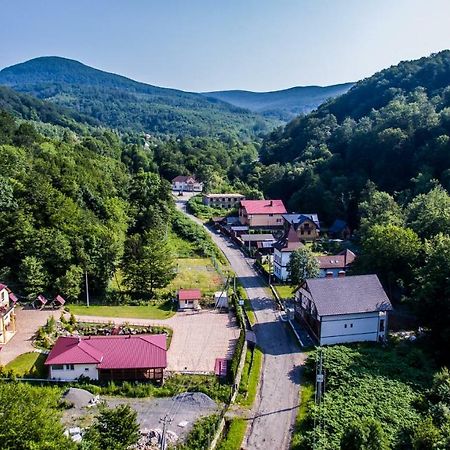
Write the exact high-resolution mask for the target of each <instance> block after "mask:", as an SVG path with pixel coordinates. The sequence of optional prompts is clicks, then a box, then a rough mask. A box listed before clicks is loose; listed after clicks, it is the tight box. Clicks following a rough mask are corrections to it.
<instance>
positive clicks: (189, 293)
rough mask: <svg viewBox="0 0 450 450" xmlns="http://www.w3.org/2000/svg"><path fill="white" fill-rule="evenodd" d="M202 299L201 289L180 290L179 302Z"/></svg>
mask: <svg viewBox="0 0 450 450" xmlns="http://www.w3.org/2000/svg"><path fill="white" fill-rule="evenodd" d="M201 298H202V293H201V291H200V289H180V290H179V291H178V300H200V299H201Z"/></svg>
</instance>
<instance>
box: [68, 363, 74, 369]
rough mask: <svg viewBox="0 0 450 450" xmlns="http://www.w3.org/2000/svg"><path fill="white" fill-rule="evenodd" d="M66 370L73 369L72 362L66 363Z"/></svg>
mask: <svg viewBox="0 0 450 450" xmlns="http://www.w3.org/2000/svg"><path fill="white" fill-rule="evenodd" d="M66 370H75V366H74V365H73V364H66Z"/></svg>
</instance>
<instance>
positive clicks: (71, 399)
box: [62, 388, 95, 408]
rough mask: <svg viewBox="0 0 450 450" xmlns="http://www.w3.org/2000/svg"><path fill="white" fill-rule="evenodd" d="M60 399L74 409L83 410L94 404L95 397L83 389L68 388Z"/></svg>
mask: <svg viewBox="0 0 450 450" xmlns="http://www.w3.org/2000/svg"><path fill="white" fill-rule="evenodd" d="M62 398H63V400H65V401H66V402H68V403H70V404H72V405H73V406H74V407H75V408H85V407H87V406H89V405H91V404H92V403H93V402H94V398H95V395H94V394H91V393H90V392H88V391H85V390H84V389H78V388H69V389H67V391H66V392H64V394H63V396H62Z"/></svg>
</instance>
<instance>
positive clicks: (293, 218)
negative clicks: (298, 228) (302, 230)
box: [283, 213, 320, 229]
mask: <svg viewBox="0 0 450 450" xmlns="http://www.w3.org/2000/svg"><path fill="white" fill-rule="evenodd" d="M283 219H284V220H285V221H286V222H288V223H290V224H291V225H301V224H302V223H303V222H305V221H306V220H310V221H311V222H314V223H315V224H316V226H317V228H319V229H320V222H319V216H318V215H317V214H306V213H305V214H297V213H291V214H283Z"/></svg>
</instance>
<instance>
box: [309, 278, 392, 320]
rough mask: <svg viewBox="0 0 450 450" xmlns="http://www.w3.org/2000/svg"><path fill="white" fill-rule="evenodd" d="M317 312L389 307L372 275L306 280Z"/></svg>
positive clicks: (375, 309)
mask: <svg viewBox="0 0 450 450" xmlns="http://www.w3.org/2000/svg"><path fill="white" fill-rule="evenodd" d="M306 283H307V286H308V290H309V292H310V293H311V296H312V299H313V300H314V304H315V305H316V308H317V313H318V314H319V316H333V315H341V314H355V313H366V312H375V311H390V310H392V305H391V302H390V301H389V299H388V297H387V295H386V293H385V292H384V289H383V287H382V286H381V283H380V280H379V279H378V277H377V276H376V275H355V276H346V277H342V278H312V279H309V280H306Z"/></svg>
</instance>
